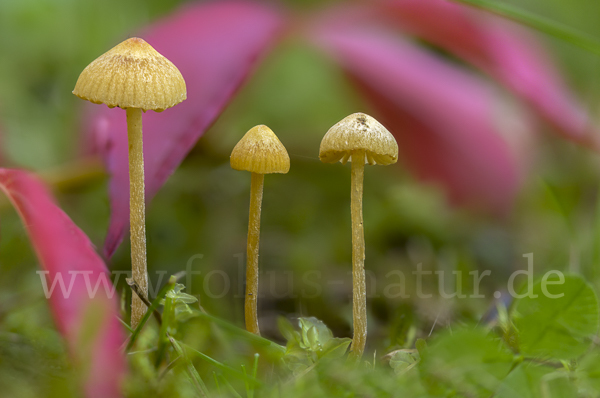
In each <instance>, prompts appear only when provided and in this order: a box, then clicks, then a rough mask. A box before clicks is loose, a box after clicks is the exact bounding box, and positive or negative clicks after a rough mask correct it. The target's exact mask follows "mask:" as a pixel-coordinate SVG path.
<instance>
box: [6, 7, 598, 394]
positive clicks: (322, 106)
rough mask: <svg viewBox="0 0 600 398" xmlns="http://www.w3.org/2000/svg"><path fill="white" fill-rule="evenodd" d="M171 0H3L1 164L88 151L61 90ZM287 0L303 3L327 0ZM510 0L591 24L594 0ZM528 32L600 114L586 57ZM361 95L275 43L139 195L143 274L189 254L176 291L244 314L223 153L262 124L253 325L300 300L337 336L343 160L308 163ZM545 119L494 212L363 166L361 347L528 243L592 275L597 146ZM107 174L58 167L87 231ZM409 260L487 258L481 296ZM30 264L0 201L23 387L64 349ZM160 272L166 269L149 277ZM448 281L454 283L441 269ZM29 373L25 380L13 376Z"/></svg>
mask: <svg viewBox="0 0 600 398" xmlns="http://www.w3.org/2000/svg"><path fill="white" fill-rule="evenodd" d="M178 3H180V2H177V1H170V2H166V1H159V0H149V1H142V0H134V1H129V2H122V1H116V0H105V1H102V2H94V1H79V0H18V1H17V0H0V129H1V131H2V136H1V144H0V145H1V147H2V150H3V152H4V153H5V154H6V158H5V159H3V160H2V166H10V167H21V168H26V169H30V170H33V171H36V172H40V173H42V175H44V176H46V178H47V179H48V180H49V181H60V180H61V179H65V178H66V179H67V180H68V176H69V173H70V172H72V171H73V168H77V167H79V166H78V165H79V163H78V162H79V161H80V160H78V159H81V158H82V156H84V155H83V153H84V152H83V149H82V148H83V145H82V143H83V138H82V135H81V133H80V129H79V126H80V124H81V119H80V118H81V110H82V109H83V106H84V103H83V101H81V100H79V99H78V98H76V97H75V96H74V95H72V94H71V91H72V89H73V87H74V84H75V81H76V79H77V77H78V76H79V73H80V72H81V71H82V70H83V68H84V67H85V66H86V65H87V64H88V63H89V62H90V61H91V60H93V59H94V58H96V57H97V56H98V55H100V54H102V53H103V52H105V51H106V50H108V49H109V48H111V47H112V46H113V45H115V44H116V43H118V42H120V41H121V40H123V39H125V38H126V37H129V36H131V35H133V34H134V32H136V31H137V30H138V29H139V28H140V27H142V26H144V25H146V24H148V23H150V22H151V21H153V20H155V19H156V18H159V17H160V16H162V15H165V14H167V13H168V12H169V11H171V10H173V9H174V8H176V7H177V6H178ZM285 3H287V5H289V6H290V7H291V8H292V9H294V10H295V11H296V12H297V13H305V12H310V11H311V10H312V9H314V8H318V7H321V6H323V3H325V2H323V1H292V0H290V1H286V2H285ZM512 3H514V4H515V5H517V6H519V7H521V8H523V9H527V10H529V11H531V12H534V13H536V14H538V15H543V16H546V17H549V18H551V19H553V20H555V21H558V22H561V23H564V24H566V25H569V26H571V27H574V28H577V29H579V30H581V31H583V32H586V33H588V34H590V35H593V36H594V37H596V38H598V39H599V40H600V24H598V15H600V4H598V2H597V0H569V1H566V0H518V1H517V0H513V1H512ZM540 38H541V39H542V40H543V41H544V42H545V43H546V44H547V46H548V49H549V51H550V52H551V53H552V54H553V56H554V59H555V60H556V63H557V64H558V66H559V68H560V69H561V70H562V71H563V75H564V77H565V80H566V81H567V82H568V83H569V84H570V86H571V87H572V88H573V90H574V92H576V93H577V94H578V96H579V98H580V99H581V100H582V102H583V103H584V104H585V106H586V107H587V109H588V111H589V112H590V114H591V115H592V117H594V118H595V119H597V118H598V111H600V101H599V98H600V97H599V95H600V82H599V81H598V80H599V78H600V61H599V59H598V57H596V56H594V55H593V54H590V53H587V52H585V51H583V50H581V49H579V48H576V47H573V46H571V45H569V44H568V43H564V42H560V41H558V40H556V39H552V38H549V37H546V36H542V35H540ZM474 73H476V72H475V71H474ZM356 111H366V112H367V113H369V111H370V110H369V109H368V108H367V107H366V106H365V105H364V104H363V102H362V101H361V98H360V97H359V96H358V95H357V94H356V92H355V91H354V90H353V88H352V87H351V86H350V84H349V83H348V82H347V81H346V80H345V78H344V76H343V75H342V74H341V72H340V70H339V69H338V68H337V67H336V66H335V65H333V64H331V63H330V62H329V61H328V60H326V59H325V58H324V57H322V55H321V54H319V53H318V52H316V51H315V50H313V49H312V48H310V47H309V46H307V45H306V44H305V43H303V42H302V41H300V40H297V39H294V38H291V39H289V40H287V41H284V42H282V43H280V44H279V45H278V46H277V47H276V48H275V49H274V51H273V52H272V53H270V55H269V56H268V57H267V58H265V59H264V60H263V62H262V63H261V65H260V66H259V68H258V69H257V71H256V73H254V74H253V75H252V77H251V78H250V79H249V81H248V82H247V84H245V85H244V86H243V88H242V90H241V91H240V92H239V93H238V95H237V96H236V97H235V98H234V100H233V102H232V103H231V104H230V105H229V106H228V108H227V109H226V111H225V112H224V113H223V114H222V115H221V116H220V118H219V119H218V121H217V122H216V124H215V125H214V126H212V127H211V128H210V129H209V130H208V131H207V132H206V134H205V135H204V137H203V138H202V139H201V140H200V141H199V142H198V144H197V145H196V146H195V148H194V149H193V150H192V152H191V153H190V154H189V156H188V157H187V158H186V159H185V161H184V162H183V164H182V166H181V167H180V168H179V169H178V170H177V171H176V172H175V174H174V175H173V176H172V177H171V178H170V179H169V180H168V182H167V183H166V184H165V186H164V187H163V188H162V190H161V191H160V192H159V193H158V195H157V196H156V197H155V199H154V200H153V201H152V203H151V204H150V206H149V207H148V209H147V233H148V264H149V271H150V278H151V283H152V284H153V285H157V284H158V283H160V282H161V281H162V283H164V282H166V279H167V277H168V275H170V274H172V273H175V272H178V271H180V270H185V269H186V267H187V265H188V263H190V261H191V264H192V266H193V270H194V271H197V272H199V274H198V275H194V276H193V278H192V279H189V280H187V282H186V281H185V280H184V283H187V284H188V290H187V292H188V293H190V294H193V295H195V296H198V297H199V298H200V304H201V305H202V306H203V307H204V308H205V309H206V310H207V311H209V312H210V313H212V314H214V315H216V316H219V317H221V318H224V319H227V320H230V321H232V322H234V323H235V324H238V325H240V326H242V325H243V293H242V292H243V269H244V260H243V256H244V254H245V250H246V249H245V244H246V234H247V219H248V214H247V213H248V202H249V184H250V175H249V174H248V173H244V172H239V171H235V170H232V169H231V168H230V166H229V154H230V153H231V150H232V148H233V146H234V145H235V143H236V142H237V141H238V140H239V139H240V138H241V137H242V136H243V134H244V133H245V132H246V131H247V130H248V129H250V128H251V127H253V126H255V125H257V124H266V125H268V126H269V127H271V128H272V129H273V130H274V131H275V133H276V134H277V135H278V137H279V138H280V140H281V141H282V142H283V144H284V145H285V146H286V148H287V150H288V152H289V154H290V158H291V162H292V164H291V169H290V172H289V174H287V175H270V176H267V177H266V179H265V193H264V202H263V213H262V229H261V247H260V267H261V273H262V276H261V287H262V291H261V292H262V294H263V297H261V299H260V301H259V306H260V307H259V316H260V318H261V322H262V324H261V327H262V330H263V333H264V335H265V336H267V337H269V338H273V339H276V340H281V336H280V335H279V333H278V332H277V330H276V318H277V316H279V315H285V316H288V317H293V316H299V315H303V316H316V317H317V318H319V319H322V320H323V321H324V322H325V323H326V324H327V325H328V326H329V327H330V328H332V329H333V331H334V334H336V335H337V336H339V337H348V336H350V334H351V328H350V324H351V318H352V308H351V301H350V298H351V280H350V274H349V272H350V270H351V254H350V253H351V252H350V212H349V207H350V168H349V167H348V166H342V165H341V164H339V163H338V164H335V165H328V164H323V163H321V162H320V161H319V159H318V148H319V143H320V141H321V138H322V137H323V135H324V134H325V132H326V131H327V130H328V128H329V127H331V125H333V124H334V123H336V122H337V121H339V120H340V119H342V118H343V117H345V116H346V115H348V114H350V113H353V112H356ZM542 130H549V128H547V127H543V128H542ZM545 132H546V131H542V134H540V137H539V140H538V142H537V144H536V147H535V152H533V153H531V163H532V167H531V173H530V175H529V176H528V177H527V179H526V181H525V183H524V184H523V189H522V192H521V194H520V195H519V198H518V200H517V203H516V206H515V209H514V211H513V213H512V214H511V215H510V216H509V217H508V218H506V219H501V220H499V219H492V218H489V217H486V216H483V215H479V214H475V213H473V212H471V211H469V210H468V209H453V208H450V207H449V206H448V205H447V204H446V202H445V199H444V195H443V193H442V192H440V191H439V190H438V189H437V188H436V187H434V186H429V185H423V184H421V183H420V182H418V181H415V180H414V179H413V178H412V177H411V176H410V174H409V173H408V172H407V171H405V170H403V169H402V167H401V166H392V167H368V168H367V169H366V171H365V196H364V210H363V214H364V218H365V238H366V256H367V258H366V262H365V265H366V268H367V270H368V272H369V279H368V281H369V283H368V291H369V296H370V298H369V322H370V323H369V328H370V329H369V341H368V344H369V349H371V350H374V349H377V350H378V352H381V353H383V352H385V350H388V349H390V348H392V347H395V346H398V345H402V344H403V343H404V339H405V338H406V332H407V330H408V329H409V328H410V327H414V328H416V330H417V334H418V335H424V336H427V334H428V333H429V331H430V330H431V328H432V326H435V327H436V328H444V327H446V325H448V323H449V322H451V321H452V322H463V321H465V322H468V321H475V322H476V321H477V320H478V319H479V318H480V317H481V316H482V315H483V314H484V313H485V312H486V311H487V310H488V308H489V307H490V305H492V301H493V298H492V293H493V292H494V291H496V290H502V289H503V288H504V287H505V286H506V281H507V279H508V277H509V275H510V274H511V273H512V272H513V271H514V270H517V269H523V268H525V266H526V260H525V259H524V258H523V257H522V255H523V254H525V253H534V266H535V273H536V275H541V274H542V273H543V272H544V271H545V270H548V269H558V270H569V271H574V272H581V273H583V274H584V275H585V276H586V277H587V278H588V279H589V280H590V281H592V282H593V283H595V284H596V286H598V282H599V281H600V275H599V273H598V268H599V266H600V261H599V260H600V221H599V219H600V213H599V212H598V211H597V207H598V205H597V203H600V202H599V200H598V194H597V193H598V175H599V173H598V170H599V169H600V159H599V158H598V156H597V155H596V154H593V153H590V152H589V151H587V150H585V149H582V148H580V147H578V146H576V145H574V144H572V143H569V142H566V141H564V140H562V139H560V138H557V136H556V135H553V134H552V132H550V131H547V132H548V134H544V133H545ZM106 184H107V179H106V176H104V175H102V174H98V173H97V172H95V171H91V172H90V173H89V174H88V175H83V177H81V178H78V179H76V180H75V181H72V182H70V183H67V184H55V188H56V190H55V192H56V194H57V198H58V201H59V203H60V205H61V207H62V208H63V209H64V210H65V211H66V212H67V213H68V214H69V216H70V217H71V218H72V219H73V220H74V221H75V223H76V224H77V225H79V226H80V227H81V228H82V229H83V230H84V231H85V232H86V233H87V234H88V235H89V236H90V238H91V239H92V241H93V242H94V243H95V244H96V245H97V246H98V247H101V246H102V243H103V240H104V234H105V231H106V228H107V225H108V217H109V202H108V196H107V192H106ZM197 255H202V256H203V257H202V258H199V256H197ZM240 256H242V257H240ZM419 263H422V264H423V269H425V270H431V271H436V270H446V271H452V270H461V271H463V275H464V278H463V281H462V284H463V291H464V292H465V294H468V293H469V292H470V291H471V288H472V287H471V285H472V277H470V276H469V274H468V272H469V271H473V270H491V271H492V277H490V278H485V279H484V282H483V283H482V293H483V294H485V295H486V297H487V298H486V299H479V300H467V299H450V300H448V299H442V298H440V297H439V296H438V295H435V294H434V296H433V297H432V298H430V299H420V300H419V299H416V298H414V294H411V292H413V293H414V289H415V287H414V286H413V285H412V284H411V283H410V281H411V280H412V279H411V272H412V271H413V270H414V269H415V266H416V264H419ZM37 264H38V261H37V259H36V258H35V255H34V253H33V252H32V249H31V247H30V244H29V242H28V239H27V236H26V234H25V232H24V229H23V227H22V225H21V223H20V220H19V219H18V217H17V215H16V213H15V212H14V210H13V209H12V208H11V207H10V206H8V205H7V203H6V201H3V202H2V206H1V207H0V375H2V376H0V386H4V385H7V386H11V385H12V387H7V388H15V387H14V386H15V385H18V386H19V389H20V393H21V394H22V396H28V395H27V394H29V396H36V392H38V389H39V388H41V387H40V386H45V387H47V386H48V385H53V383H54V382H53V377H55V374H54V373H53V371H52V370H53V369H59V370H60V368H61V366H63V361H64V358H63V356H64V351H63V349H62V346H61V344H60V338H59V336H58V335H57V333H56V332H55V331H54V326H53V323H52V320H51V318H50V316H49V313H48V309H47V305H46V301H45V299H44V296H43V292H42V290H41V289H40V279H39V276H38V275H37V274H36V273H35V271H36V270H38V269H39V268H38V265H37ZM129 264H130V259H129V246H128V244H127V243H124V244H123V245H122V246H121V247H120V249H119V250H118V252H117V253H116V255H115V257H114V258H113V259H112V261H111V263H110V267H111V269H114V270H127V269H128V268H129ZM396 270H400V271H402V272H403V273H404V274H405V275H406V276H407V283H406V288H407V294H411V296H413V298H412V299H402V298H389V297H385V292H386V291H385V289H386V287H387V286H389V283H398V279H395V278H394V277H393V276H390V275H392V274H390V272H392V271H396ZM213 271H219V272H213ZM220 271H222V272H224V274H223V273H221V272H220ZM157 272H159V273H160V272H162V273H163V275H164V276H163V277H162V279H161V277H160V275H159V274H157ZM165 272H166V273H165ZM209 273H210V274H209ZM223 275H226V276H227V277H225V278H224V277H223ZM207 276H209V277H208V278H207ZM424 281H425V287H424V291H425V292H426V293H435V292H436V291H438V283H439V282H438V281H437V278H435V277H433V276H430V277H425V279H424ZM123 282H124V281H123V280H122V281H120V284H119V286H120V288H123ZM447 283H449V286H450V287H448V288H447V291H448V292H450V291H452V287H451V285H452V281H451V280H448V281H447ZM225 292H226V293H227V294H224V295H223V293H225ZM211 296H212V297H211ZM215 296H222V297H215ZM434 323H435V325H434ZM40 369H42V370H40ZM59 370H57V372H58V371H59ZM32 378H34V379H37V382H36V383H31V384H24V383H14V381H15V380H17V381H21V382H23V381H24V380H30V379H32ZM7 381H10V382H9V383H7ZM57 388H58V387H57ZM9 391H11V390H9ZM7 396H10V394H9V395H7ZM20 396H21V395H20Z"/></svg>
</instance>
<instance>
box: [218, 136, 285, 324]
mask: <svg viewBox="0 0 600 398" xmlns="http://www.w3.org/2000/svg"><path fill="white" fill-rule="evenodd" d="M230 160H231V167H232V168H233V169H235V170H246V171H249V172H251V173H252V174H251V181H250V217H249V220H248V242H247V249H246V250H247V254H246V299H245V301H244V314H245V318H246V329H247V330H248V331H249V332H251V333H254V334H257V335H260V329H259V327H258V315H257V302H258V244H259V240H260V208H261V204H262V196H263V183H264V178H265V174H271V173H282V174H285V173H287V172H288V171H289V170H290V157H289V156H288V153H287V151H286V150H285V147H284V146H283V144H282V143H281V141H279V139H278V138H277V136H276V135H275V133H273V131H272V130H271V129H270V128H268V127H267V126H264V125H260V126H256V127H253V128H251V129H250V130H249V131H248V132H247V133H246V134H245V135H244V136H243V137H242V139H241V140H240V141H239V142H238V143H237V145H236V146H235V147H234V148H233V151H232V152H231V158H230Z"/></svg>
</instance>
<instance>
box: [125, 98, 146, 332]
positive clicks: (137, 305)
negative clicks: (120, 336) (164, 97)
mask: <svg viewBox="0 0 600 398" xmlns="http://www.w3.org/2000/svg"><path fill="white" fill-rule="evenodd" d="M127 135H128V137H129V209H130V210H129V211H130V215H129V220H130V228H131V229H130V231H131V236H130V239H131V268H132V271H133V272H132V276H133V280H134V281H135V282H136V283H137V284H138V286H139V287H140V288H141V290H142V292H143V293H144V294H145V295H146V297H148V271H147V268H146V220H145V213H146V204H145V201H144V151H143V141H142V110H141V109H140V108H127ZM146 310H147V308H146V305H145V304H144V303H143V301H142V300H141V299H140V298H139V297H137V295H135V294H134V295H133V296H132V301H131V327H132V328H133V329H135V328H136V327H137V325H138V324H139V322H140V321H141V319H142V317H143V316H144V314H145V313H146Z"/></svg>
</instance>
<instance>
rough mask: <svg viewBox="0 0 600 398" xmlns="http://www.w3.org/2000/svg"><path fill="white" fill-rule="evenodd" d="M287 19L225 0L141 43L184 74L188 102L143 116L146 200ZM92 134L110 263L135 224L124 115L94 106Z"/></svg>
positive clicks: (199, 7)
mask: <svg viewBox="0 0 600 398" xmlns="http://www.w3.org/2000/svg"><path fill="white" fill-rule="evenodd" d="M282 22H283V18H282V16H281V15H280V14H279V13H277V12H276V11H274V10H273V9H271V8H268V7H266V6H262V5H259V4H256V3H251V2H240V1H219V2H214V3H203V4H194V5H191V6H187V7H184V8H183V9H181V10H180V11H179V12H177V13H175V14H174V15H172V16H170V17H168V18H166V19H164V20H161V21H160V22H159V23H157V24H156V25H154V26H152V27H150V28H149V29H148V30H147V31H146V32H145V33H144V34H143V35H142V36H141V37H143V38H144V39H145V40H146V41H147V42H148V43H150V45H152V46H153V47H154V48H155V49H156V50H157V51H158V52H160V53H161V54H163V55H164V56H165V57H167V58H168V59H169V60H170V61H171V62H173V63H174V64H175V65H176V66H177V67H178V68H179V70H180V71H181V73H182V75H183V77H184V78H185V81H186V84H187V94H188V99H187V100H186V101H184V102H182V103H181V104H179V105H177V106H175V107H174V108H171V109H167V110H166V111H164V112H162V113H155V112H147V113H146V114H145V115H144V121H143V123H144V160H145V178H146V200H147V201H149V200H150V199H151V198H152V197H153V196H154V195H155V194H156V192H157V191H158V190H159V189H160V187H161V186H162V185H163V184H164V183H165V181H166V180H167V178H168V177H169V176H170V175H171V174H172V173H173V171H174V170H175V169H176V168H177V166H179V164H180V163H181V161H182V160H183V158H184V157H185V156H186V155H187V153H188V152H189V150H190V149H191V148H192V147H193V146H194V144H195V143H196V141H197V140H198V139H199V138H200V137H201V136H202V134H203V133H204V132H205V131H206V129H207V128H208V127H209V126H210V125H211V124H212V123H213V122H214V120H215V119H216V118H217V117H218V116H219V114H220V113H221V112H222V111H223V109H224V108H225V106H226V105H227V103H228V102H229V100H230V99H231V97H232V95H233V94H234V93H235V91H236V90H237V88H238V87H239V86H240V85H241V84H242V83H243V82H244V80H245V79H246V77H247V76H248V74H249V73H250V71H251V70H252V68H253V67H254V66H255V65H256V63H257V61H258V60H259V58H260V57H261V55H263V53H264V52H265V50H266V49H267V48H268V47H269V45H270V44H271V43H272V42H273V40H274V39H275V38H276V36H277V35H278V33H279V32H280V29H281V27H282ZM95 107H96V108H98V110H97V111H96V114H95V116H94V117H93V118H92V119H91V121H90V123H91V128H92V129H93V134H94V135H95V138H96V145H97V146H98V147H99V149H100V151H101V152H102V155H103V157H104V159H105V162H106V165H107V168H108V172H109V173H110V175H111V180H110V187H109V191H110V198H111V207H112V213H111V220H110V226H109V230H108V234H107V237H106V242H105V246H104V252H105V255H106V256H107V257H110V256H111V255H112V254H113V253H114V251H115V250H116V248H117V246H118V245H119V244H120V242H121V241H122V240H123V237H124V235H125V232H126V230H127V228H128V225H129V174H128V160H127V147H128V145H127V129H126V120H125V111H124V110H121V109H108V108H107V107H106V106H102V107H100V106H98V105H95Z"/></svg>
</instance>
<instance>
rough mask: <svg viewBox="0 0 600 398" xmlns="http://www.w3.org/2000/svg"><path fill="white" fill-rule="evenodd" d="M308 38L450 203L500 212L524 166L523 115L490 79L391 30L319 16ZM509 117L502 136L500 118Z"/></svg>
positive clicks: (527, 130) (525, 130)
mask: <svg viewBox="0 0 600 398" xmlns="http://www.w3.org/2000/svg"><path fill="white" fill-rule="evenodd" d="M313 38H314V40H315V42H316V43H317V44H318V45H319V46H321V47H322V48H323V49H324V50H325V52H326V53H327V54H329V55H330V56H332V57H333V58H334V60H336V61H337V62H338V63H339V65H340V66H341V67H342V68H343V69H344V70H345V71H346V72H347V73H348V75H349V76H350V77H351V78H352V80H353V81H354V82H355V83H357V85H358V87H359V88H360V89H361V93H363V95H364V98H365V99H366V100H367V101H369V102H370V103H371V104H372V105H373V109H374V116H376V117H380V118H381V121H382V123H383V124H384V125H385V126H386V127H387V128H388V129H389V130H390V131H391V132H392V133H393V134H394V135H395V137H396V138H397V140H398V146H399V148H400V157H401V161H404V163H405V164H406V165H407V166H408V167H409V168H410V169H412V170H413V171H414V172H415V173H416V174H417V175H418V176H419V177H421V178H423V179H425V180H432V181H436V182H438V183H440V184H441V185H442V186H443V187H444V188H445V189H446V191H447V192H448V194H449V196H450V198H451V199H452V200H453V201H455V202H462V203H465V202H466V203H468V204H471V205H475V206H478V207H480V208H482V209H485V210H491V211H493V212H496V213H504V212H506V211H507V210H508V209H509V208H510V205H511V204H512V201H513V199H514V197H515V194H516V192H517V191H518V187H519V182H520V179H521V174H522V172H523V163H524V162H523V158H522V157H521V156H522V155H523V153H524V149H525V147H524V143H525V142H524V140H526V139H528V138H530V137H531V134H530V133H531V129H530V128H529V127H530V126H529V125H528V124H527V123H526V122H527V120H526V119H523V118H522V117H519V116H518V115H512V114H505V113H503V112H507V111H506V109H505V107H504V106H503V103H502V102H501V101H500V100H499V98H498V96H497V95H496V93H495V92H494V90H493V89H492V87H491V86H490V85H487V84H485V82H484V81H483V80H481V79H479V78H477V77H475V76H474V75H472V74H469V73H467V72H466V71H465V70H463V69H461V68H459V67H456V66H453V65H452V64H451V63H448V62H445V61H444V60H443V59H442V58H440V57H437V56H435V55H433V54H430V53H428V52H427V51H425V50H423V49H421V48H419V47H417V46H414V45H412V44H410V43H408V42H406V41H404V40H402V39H401V38H399V37H397V36H396V35H392V34H387V33H386V32H383V31H381V29H378V30H366V29H362V28H356V27H351V26H345V27H344V26H341V25H335V26H334V25H332V24H328V23H325V24H324V25H321V27H317V28H316V29H313ZM507 119H508V120H511V121H513V122H514V125H513V126H511V130H512V133H513V134H514V135H511V136H507V135H505V134H506V131H504V130H505V129H504V128H503V126H502V124H501V121H503V122H505V121H506V120H507Z"/></svg>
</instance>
